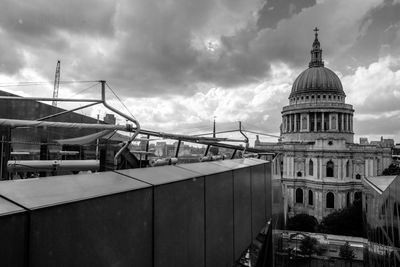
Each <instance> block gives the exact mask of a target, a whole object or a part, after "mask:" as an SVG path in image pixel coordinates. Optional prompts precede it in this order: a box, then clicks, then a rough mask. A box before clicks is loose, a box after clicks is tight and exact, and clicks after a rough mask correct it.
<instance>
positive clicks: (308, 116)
mask: <svg viewBox="0 0 400 267" xmlns="http://www.w3.org/2000/svg"><path fill="white" fill-rule="evenodd" d="M306 116H307V132H310V131H311V126H310V113H307V115H306Z"/></svg>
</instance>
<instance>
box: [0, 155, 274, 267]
mask: <svg viewBox="0 0 400 267" xmlns="http://www.w3.org/2000/svg"><path fill="white" fill-rule="evenodd" d="M269 171H270V164H269V163H266V162H265V161H257V160H232V161H225V162H222V163H221V162H220V163H217V162H215V163H207V164H202V163H199V164H197V165H187V166H185V167H183V166H182V167H174V166H165V167H155V168H149V169H132V170H124V171H119V172H118V173H117V172H103V173H98V174H82V175H69V176H58V177H51V178H42V179H31V180H21V181H19V182H18V183H17V182H8V181H3V182H1V186H0V196H4V197H6V198H7V199H10V200H12V201H14V202H15V203H19V205H21V206H23V207H26V209H27V211H24V209H22V208H19V207H18V206H16V205H14V204H12V203H10V202H8V201H5V200H3V202H1V200H2V198H0V234H1V237H2V238H1V240H2V242H0V266H30V267H32V266H34V267H42V266H68V267H69V266H107V267H108V266H117V267H119V266H145V267H147V266H148V267H150V266H156V267H164V266H191V267H196V266H199V267H204V266H207V267H209V266H211V267H212V266H216V267H217V266H218V267H219V266H232V264H233V263H234V261H235V260H236V259H238V258H239V257H240V255H241V253H243V252H244V251H245V249H246V248H247V247H248V246H249V245H250V244H251V242H252V241H253V239H254V238H255V237H256V236H257V234H258V233H259V231H260V230H261V229H262V227H263V226H265V223H266V221H267V220H268V219H270V213H271V207H270V205H271V198H270V197H271V194H270V192H271V188H270V186H271V183H270V181H268V177H267V176H266V175H265V172H267V173H268V172H269ZM13 205H14V206H13ZM24 261H25V262H24Z"/></svg>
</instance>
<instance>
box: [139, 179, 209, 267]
mask: <svg viewBox="0 0 400 267" xmlns="http://www.w3.org/2000/svg"><path fill="white" fill-rule="evenodd" d="M138 266H139V265H138ZM154 266H157V267H158V266H159V267H164V266H191V267H196V266H204V178H196V179H188V180H184V181H180V182H175V183H170V184H164V185H159V186H155V187H154Z"/></svg>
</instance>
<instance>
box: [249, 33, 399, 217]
mask: <svg viewBox="0 0 400 267" xmlns="http://www.w3.org/2000/svg"><path fill="white" fill-rule="evenodd" d="M315 31H316V33H315V39H314V42H313V44H312V50H311V61H310V63H309V68H308V69H306V70H305V71H303V72H302V73H301V74H300V75H299V76H298V77H297V78H296V80H295V81H294V83H293V87H292V91H291V93H290V96H289V105H288V106H285V107H283V109H282V124H281V139H280V140H281V141H280V142H279V143H263V142H260V140H259V139H258V138H257V140H256V141H255V147H256V148H262V149H266V150H267V151H276V152H279V158H280V160H279V161H276V164H279V165H280V166H275V168H274V169H273V170H275V175H282V181H283V185H284V193H285V200H286V208H287V212H288V214H289V216H292V215H295V214H298V213H306V214H309V215H312V216H315V217H316V218H317V219H318V220H321V219H322V218H323V217H325V216H326V215H328V214H329V213H331V212H332V211H334V210H337V209H341V208H343V207H346V206H349V205H350V204H351V203H352V202H353V200H354V199H355V198H361V191H362V183H361V178H363V177H370V176H377V175H380V174H381V173H382V171H383V170H384V169H385V168H386V167H387V166H389V164H390V163H391V148H390V147H388V146H381V145H377V144H368V142H364V144H363V145H361V144H355V143H354V142H353V137H354V132H353V114H354V109H353V106H352V105H350V104H347V103H345V99H346V94H345V92H344V90H343V86H342V83H341V81H340V79H339V77H338V76H337V75H336V74H335V73H334V72H333V71H332V70H330V69H328V68H326V67H325V66H324V62H323V61H322V49H321V47H320V42H319V40H318V33H317V29H316V30H315ZM386 143H388V142H385V144H386Z"/></svg>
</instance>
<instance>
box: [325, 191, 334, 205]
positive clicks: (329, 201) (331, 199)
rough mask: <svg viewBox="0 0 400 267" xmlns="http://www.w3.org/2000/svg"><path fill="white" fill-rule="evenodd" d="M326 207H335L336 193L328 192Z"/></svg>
mask: <svg viewBox="0 0 400 267" xmlns="http://www.w3.org/2000/svg"><path fill="white" fill-rule="evenodd" d="M326 207H327V208H328V209H333V208H335V195H334V194H333V193H332V192H328V194H326Z"/></svg>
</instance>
